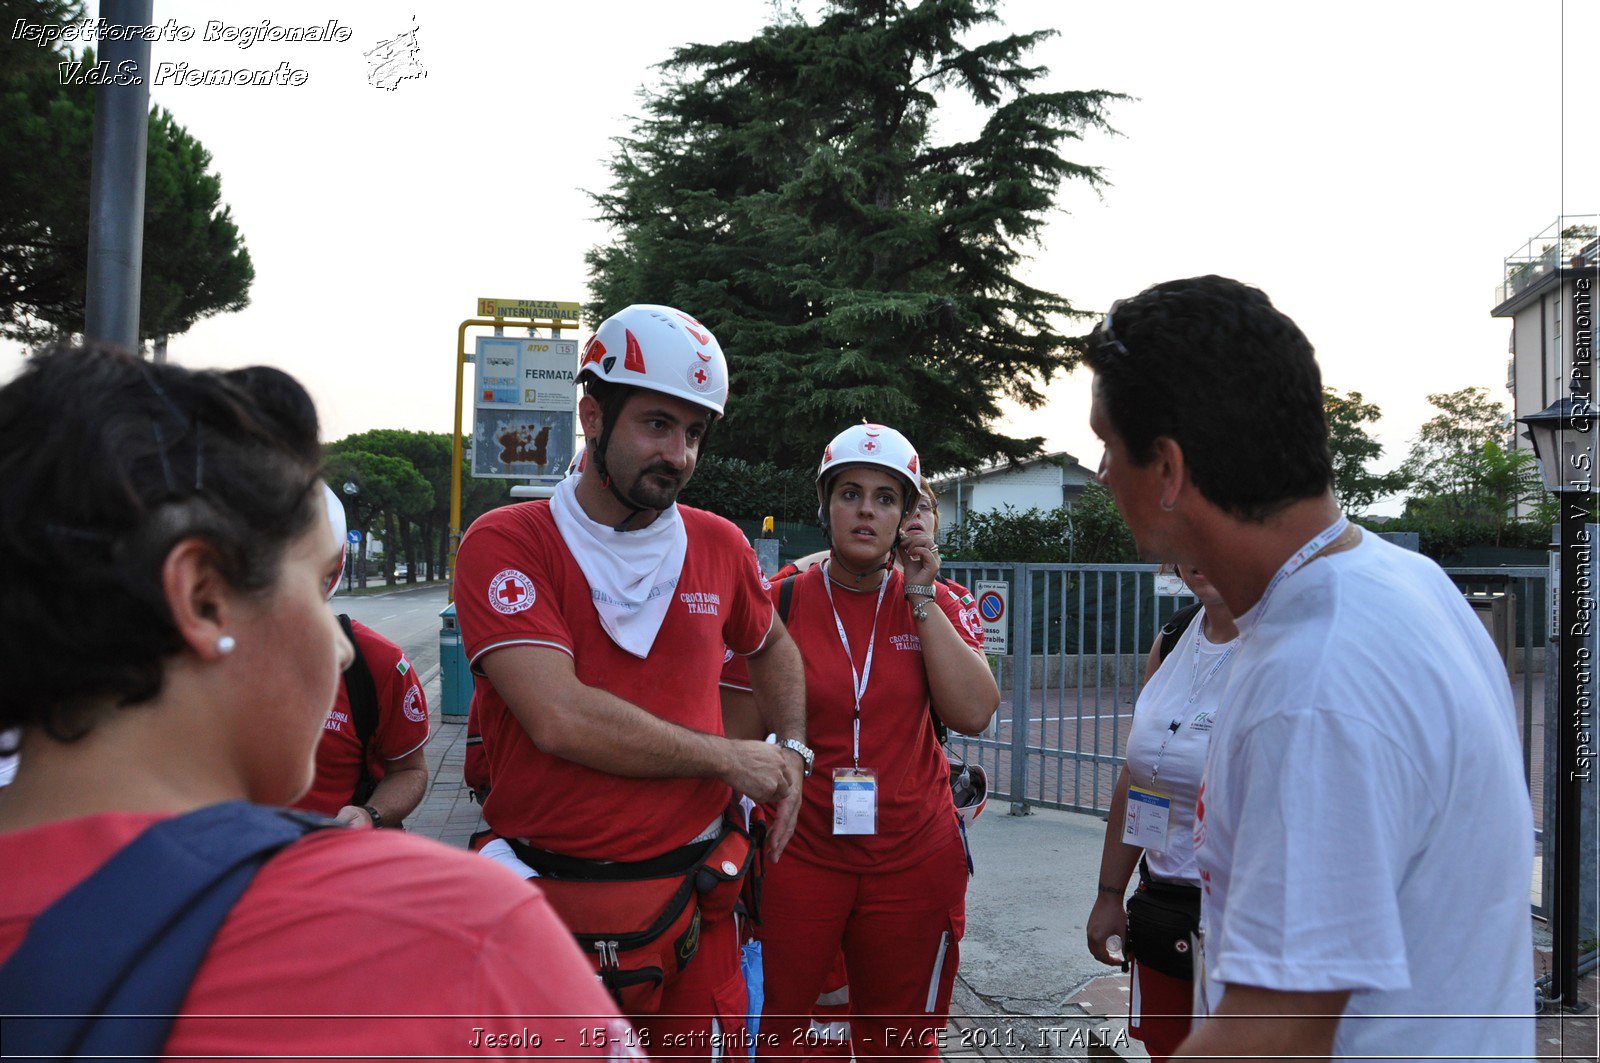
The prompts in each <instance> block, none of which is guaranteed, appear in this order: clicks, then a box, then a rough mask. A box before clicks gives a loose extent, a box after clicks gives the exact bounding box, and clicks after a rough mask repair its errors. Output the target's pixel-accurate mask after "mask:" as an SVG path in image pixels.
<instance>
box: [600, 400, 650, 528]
mask: <svg viewBox="0 0 1600 1063" xmlns="http://www.w3.org/2000/svg"><path fill="white" fill-rule="evenodd" d="M609 442H611V426H610V425H606V426H605V428H604V429H603V430H602V431H601V433H600V442H599V443H598V444H596V446H595V453H594V468H595V472H597V473H599V474H600V486H602V487H604V488H605V489H606V490H607V491H610V492H611V497H612V498H615V499H616V500H617V501H618V502H621V503H622V505H623V508H625V509H626V510H627V511H628V515H627V516H625V517H623V518H622V520H621V521H620V522H618V524H617V525H616V526H615V527H614V528H612V531H618V532H625V531H627V530H628V524H629V523H630V522H632V520H633V518H634V517H637V516H638V515H639V514H641V513H643V512H644V511H645V510H647V509H650V508H651V507H650V506H641V505H640V504H639V503H638V502H637V501H636V500H634V499H633V498H630V497H629V496H628V495H626V494H624V493H623V492H622V489H621V488H619V487H618V486H617V482H616V481H615V480H613V479H612V478H611V470H610V469H608V468H606V444H607V443H609Z"/></svg>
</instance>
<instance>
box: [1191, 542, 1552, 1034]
mask: <svg viewBox="0 0 1600 1063" xmlns="http://www.w3.org/2000/svg"><path fill="white" fill-rule="evenodd" d="M1238 625H1239V630H1240V634H1241V640H1242V641H1241V644H1240V647H1239V650H1238V653H1237V654H1236V658H1237V659H1236V660H1235V661H1234V662H1233V663H1232V664H1231V665H1230V666H1229V668H1230V670H1231V672H1232V676H1231V677H1230V680H1229V684H1228V690H1227V692H1226V694H1225V695H1224V698H1223V702H1224V706H1225V708H1224V710H1223V711H1222V712H1221V713H1220V714H1219V716H1218V719H1217V724H1216V727H1215V728H1214V729H1213V731H1212V735H1211V749H1210V754H1209V757H1208V760H1207V764H1206V774H1205V782H1204V785H1203V786H1202V789H1201V800H1200V804H1199V808H1198V816H1197V823H1196V836H1195V842H1196V858H1197V860H1198V862H1199V865H1200V871H1201V878H1202V880H1203V882H1202V887H1203V891H1204V892H1203V896H1204V901H1203V913H1204V914H1203V919H1204V923H1205V926H1206V936H1205V945H1204V950H1203V958H1204V962H1205V965H1206V973H1207V982H1206V989H1207V992H1208V993H1209V996H1210V1004H1211V1005H1212V1007H1213V1008H1214V1007H1215V1006H1216V1004H1217V1002H1218V1001H1219V1000H1220V999H1221V997H1222V992H1223V989H1224V986H1223V983H1237V984H1241V985H1251V986H1258V987H1262V988H1267V989H1278V990H1285V991H1301V992H1319V991H1332V990H1353V993H1352V995H1351V997H1350V1001H1349V1004H1348V1005H1347V1007H1346V1009H1345V1014H1344V1018H1343V1019H1342V1020H1341V1021H1340V1023H1339V1028H1338V1032H1337V1034H1336V1036H1335V1040H1334V1055H1335V1056H1341V1055H1361V1056H1371V1057H1377V1058H1401V1057H1411V1056H1416V1055H1429V1056H1433V1057H1435V1058H1439V1057H1442V1058H1455V1057H1458V1056H1459V1057H1463V1058H1464V1057H1468V1056H1470V1057H1473V1058H1475V1059H1482V1058H1501V1057H1525V1056H1531V1055H1532V1054H1533V1041H1534V1024H1533V1018H1532V1012H1533V958H1532V957H1533V944H1532V930H1531V920H1530V914H1529V908H1528V892H1529V881H1530V876H1531V873H1532V867H1533V819H1532V812H1531V809H1530V806H1529V801H1528V791H1527V787H1526V785H1525V783H1524V781H1523V772H1522V765H1521V744H1520V741H1519V739H1518V736H1517V729H1516V723H1515V718H1514V715H1513V708H1512V699H1511V688H1510V684H1509V682H1508V680H1507V677H1506V672H1505V665H1504V664H1503V663H1502V662H1501V660H1500V659H1499V658H1498V657H1497V656H1496V653H1495V649H1494V646H1493V644H1492V643H1491V642H1490V640H1489V636H1488V634H1487V633H1486V632H1485V631H1484V628H1483V625H1482V624H1481V623H1479V621H1478V620H1477V619H1476V618H1475V617H1474V616H1473V614H1472V611H1471V609H1470V608H1469V607H1468V606H1467V605H1466V603H1465V601H1464V600H1463V598H1462V596H1461V593H1460V591H1458V590H1457V589H1456V588H1455V586H1454V585H1453V584H1452V583H1451V582H1450V580H1449V579H1448V578H1447V577H1446V576H1445V575H1444V573H1443V572H1442V571H1440V569H1439V567H1438V566H1437V565H1435V564H1434V563H1433V562H1432V561H1429V560H1428V559H1426V558H1424V557H1422V556H1420V555H1418V554H1412V553H1409V552H1407V551H1405V550H1402V549H1400V548H1398V547H1395V546H1391V545H1389V544H1388V543H1385V542H1383V541H1382V540H1380V539H1378V538H1377V537H1376V536H1374V535H1366V536H1364V537H1363V539H1362V541H1361V542H1360V544H1358V545H1357V546H1356V547H1355V548H1354V549H1351V550H1349V551H1346V552H1344V553H1340V554H1334V555H1330V556H1328V557H1323V558H1319V559H1317V560H1314V561H1312V562H1311V563H1310V564H1308V565H1306V566H1305V567H1304V568H1303V569H1301V570H1300V571H1299V572H1298V573H1297V574H1295V575H1294V576H1292V577H1290V578H1289V579H1288V580H1286V581H1284V583H1283V584H1282V585H1281V586H1280V587H1279V588H1278V590H1277V593H1276V594H1275V595H1274V596H1273V597H1272V599H1271V600H1270V601H1269V602H1268V603H1267V608H1266V609H1265V611H1263V610H1262V609H1261V608H1260V607H1259V606H1258V607H1257V608H1255V609H1252V610H1251V611H1250V612H1249V613H1247V614H1246V615H1245V616H1243V617H1241V618H1240V619H1239V621H1238ZM1380 1015H1382V1016H1399V1017H1397V1018H1374V1017H1372V1016H1380ZM1441 1016H1442V1017H1441ZM1491 1016H1514V1017H1499V1018H1496V1017H1491Z"/></svg>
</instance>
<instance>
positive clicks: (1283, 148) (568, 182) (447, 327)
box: [0, 0, 1600, 512]
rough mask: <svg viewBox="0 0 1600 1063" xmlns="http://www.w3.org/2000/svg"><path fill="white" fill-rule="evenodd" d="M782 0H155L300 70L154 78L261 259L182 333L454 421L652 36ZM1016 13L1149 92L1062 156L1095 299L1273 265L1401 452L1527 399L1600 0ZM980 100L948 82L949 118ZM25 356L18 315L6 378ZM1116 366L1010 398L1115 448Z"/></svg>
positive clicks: (1090, 79) (211, 58)
mask: <svg viewBox="0 0 1600 1063" xmlns="http://www.w3.org/2000/svg"><path fill="white" fill-rule="evenodd" d="M97 6H98V5H97V4H93V3H91V5H90V9H91V14H94V13H97V11H96V8H97ZM816 9H817V5H816V2H815V0H807V2H804V3H802V4H801V7H800V10H801V11H803V12H806V11H815V10H816ZM329 11H337V12H338V16H337V21H338V23H339V25H340V26H341V27H343V28H345V29H348V30H349V40H347V41H344V42H315V43H311V42H302V43H278V42H271V41H263V42H259V43H255V44H253V45H252V46H250V47H249V48H240V47H239V45H238V43H237V42H232V43H230V42H228V41H225V40H211V41H207V40H206V39H205V38H206V35H207V29H208V27H207V23H208V22H211V21H222V22H224V23H225V24H226V25H227V26H229V27H249V26H252V25H254V26H259V24H260V23H261V21H262V20H263V19H269V20H270V21H271V22H272V23H273V24H274V25H279V26H298V25H321V24H324V23H325V22H326V20H327V18H328V13H329ZM772 12H773V8H772V6H771V5H770V4H769V3H766V2H762V0H700V2H697V3H695V4H681V5H677V4H675V5H667V4H660V3H649V2H643V0H587V2H585V3H582V4H570V3H563V4H555V3H550V2H548V0H531V2H530V0H524V2H517V3H514V2H510V0H501V2H492V3H473V4H470V5H465V4H447V3H442V2H441V3H431V2H421V3H414V4H411V5H406V4H395V3H369V2H357V3H341V4H338V5H329V4H321V3H318V4H313V3H295V2H283V0H273V2H271V3H267V2H258V0H234V2H231V3H229V4H227V5H226V6H224V5H218V4H214V3H211V4H203V3H180V2H176V0H171V2H169V0H155V21H156V22H157V23H164V22H166V21H167V20H169V19H171V20H173V21H174V22H175V23H176V24H177V25H179V26H184V27H189V28H192V29H193V30H194V35H193V38H192V39H191V40H189V41H186V42H171V43H168V42H162V43H157V44H156V45H155V46H154V51H153V56H152V59H153V61H154V62H157V63H160V62H163V61H165V62H171V63H175V64H176V63H188V64H190V67H191V68H197V69H207V68H236V67H248V68H267V69H271V68H275V67H277V66H278V65H279V64H280V63H283V62H287V63H288V64H289V65H290V67H291V68H293V69H295V70H300V71H304V73H305V76H304V77H303V78H301V79H299V80H302V81H303V84H299V85H272V86H248V87H222V86H203V85H181V84H166V85H156V86H153V87H152V101H153V102H154V103H156V104H159V105H161V106H163V107H166V108H168V109H169V110H171V111H172V112H173V114H174V115H175V117H176V118H177V120H178V121H179V122H180V123H181V124H182V125H184V126H185V127H187V128H188V130H189V131H190V133H192V134H193V135H194V136H195V137H197V138H198V139H199V140H200V141H201V142H202V143H203V144H204V145H205V147H206V148H207V149H208V150H209V151H210V152H211V154H212V156H213V160H214V169H215V171H216V172H217V173H219V174H220V175H221V178H222V188H223V198H224V201H225V202H226V203H227V204H228V205H229V206H230V207H231V208H232V211H233V217H234V219H235V221H236V222H237V223H238V224H239V226H240V228H241V230H242V231H243V234H244V238H245V241H246V244H247V246H248V247H249V250H250V254H251V257H252V259H253V261H254V263H255V267H256V282H255V285H254V287H253V289H252V292H251V302H250V305H249V307H247V308H246V309H245V310H243V311H241V312H238V313H235V314H228V315H222V316H219V317H215V318H211V319H208V320H206V321H203V322H201V323H200V324H198V325H196V326H195V327H194V328H193V329H192V330H191V331H190V332H188V333H186V334H185V335H182V336H178V337H174V338H173V339H172V341H171V343H170V346H169V357H170V358H171V359H172V360H173V361H176V362H180V363H182V364H185V365H190V366H195V367H210V366H217V367H233V366H239V365H249V364H256V363H268V364H272V365H276V366H278V367H280V368H282V369H285V370H287V371H289V372H291V373H293V374H295V375H296V376H297V377H299V378H300V379H301V380H302V381H303V382H304V383H305V384H306V385H307V387H308V388H309V389H310V390H311V392H312V394H313V396H314V398H315V399H316V400H317V403H318V407H319V409H320V410H321V412H322V416H323V420H324V434H325V436H326V437H327V438H329V439H336V438H339V437H341V436H344V435H347V434H349V433H351V432H357V431H361V430H364V429H367V428H376V427H385V428H412V429H424V430H430V431H448V430H449V429H450V427H451V422H452V415H453V411H452V405H451V399H452V396H453V386H454V374H453V368H452V363H453V358H454V352H455V343H456V329H457V326H458V325H459V323H460V322H461V321H462V320H463V319H465V318H468V317H472V316H474V315H475V310H476V307H475V300H476V298H478V297H480V296H489V297H509V298H525V299H550V300H576V301H582V300H584V299H586V298H587V296H588V291H587V287H586V280H587V277H586V273H585V269H584V264H583V255H584V252H585V251H586V250H588V249H589V248H590V247H593V246H595V245H596V244H598V243H603V242H607V241H609V240H611V239H612V235H613V234H611V233H609V232H608V231H607V230H606V229H605V228H604V226H602V225H600V224H599V223H598V222H596V221H595V220H594V216H595V213H596V212H595V209H594V207H593V205H592V203H591V202H590V200H589V193H591V192H595V191H600V190H603V189H605V188H606V187H607V184H608V177H609V175H608V172H607V170H606V163H607V160H608V159H609V158H610V157H611V155H612V154H613V152H614V150H615V149H614V145H613V143H612V141H613V138H615V137H618V136H623V135H626V134H627V133H628V132H629V129H630V122H631V119H632V118H634V117H636V116H638V115H639V114H640V113H641V112H642V107H641V97H640V93H641V92H642V91H644V90H647V89H649V88H652V87H655V86H658V85H659V84H660V72H659V71H657V70H656V69H654V67H655V64H657V63H659V62H661V61H662V60H663V59H665V58H667V57H668V55H669V54H670V52H671V50H672V49H673V48H674V47H675V46H678V45H682V44H686V43H691V42H714V41H722V40H731V39H741V38H747V37H750V36H753V35H755V34H756V33H758V32H759V31H760V29H761V27H762V26H763V25H764V24H765V23H766V21H767V20H768V19H769V18H770V17H771V15H772ZM998 13H999V15H1000V19H1001V24H1000V25H999V26H998V27H993V28H991V29H990V30H981V31H979V32H978V33H976V34H975V35H974V37H973V43H976V41H977V40H979V39H988V38H989V37H990V36H997V35H999V33H1001V32H1030V31H1034V30H1040V29H1052V30H1056V31H1057V36H1055V37H1053V38H1052V39H1050V40H1048V41H1046V42H1045V43H1044V44H1042V45H1041V46H1040V47H1038V48H1037V49H1036V50H1035V52H1034V53H1033V59H1034V61H1035V62H1037V63H1038V64H1040V65H1042V66H1045V67H1048V68H1049V70H1050V74H1049V76H1048V77H1046V78H1045V79H1044V80H1043V81H1042V82H1040V83H1039V85H1038V86H1037V88H1039V89H1040V90H1046V91H1048V90H1072V89H1106V90H1110V91H1114V92H1120V93H1125V94H1127V95H1128V96H1129V97H1132V98H1131V99H1128V100H1125V101H1121V102H1118V103H1115V104H1114V105H1113V106H1112V107H1111V109H1110V112H1109V117H1110V121H1111V124H1112V125H1113V126H1114V127H1115V128H1116V130H1117V131H1118V133H1117V135H1105V134H1100V133H1095V134H1090V135H1087V136H1086V137H1085V138H1084V139H1083V140H1082V141H1080V142H1074V143H1070V144H1069V145H1068V147H1067V149H1066V152H1065V153H1066V155H1067V156H1068V158H1070V159H1071V160H1072V161H1074V162H1077V163H1081V164H1085V165H1091V166H1096V167H1099V168H1101V169H1102V171H1103V173H1104V175H1105V177H1106V179H1107V182H1108V183H1107V185H1106V186H1105V187H1103V188H1102V189H1100V190H1099V191H1098V192H1096V191H1094V190H1091V189H1088V188H1086V187H1084V186H1082V185H1081V184H1076V185H1075V184H1070V183H1069V184H1068V185H1066V186H1064V188H1063V190H1062V194H1061V196H1060V200H1059V206H1060V208H1061V209H1060V210H1059V211H1058V212H1057V213H1056V214H1055V215H1053V216H1052V218H1051V220H1050V222H1049V225H1048V226H1047V228H1046V229H1045V231H1044V233H1043V236H1042V239H1041V240H1040V242H1039V245H1038V246H1036V247H1033V248H1031V249H1030V255H1031V258H1030V260H1029V262H1028V265H1027V267H1026V274H1025V276H1026V279H1027V280H1028V282H1029V283H1032V284H1034V285H1036V286H1039V287H1042V288H1045V289H1048V290H1052V291H1056V292H1059V293H1061V294H1063V295H1065V296H1067V297H1068V298H1069V299H1070V300H1071V301H1072V302H1073V303H1074V305H1076V306H1078V307H1080V308H1082V309H1084V310H1088V311H1094V312H1097V313H1098V312H1103V311H1104V310H1105V308H1106V307H1107V306H1109V305H1110V303H1111V302H1112V301H1113V300H1115V299H1117V298H1119V297H1122V296H1126V295H1131V294H1133V293H1135V292H1137V291H1139V290H1140V289H1142V288H1144V287H1146V286H1147V285H1149V284H1152V283H1155V282H1158V281H1162V280H1167V279H1171V278H1174V277H1183V276H1192V275H1196V274H1201V273H1221V274H1225V275H1229V276H1234V277H1237V278H1239V279H1241V280H1244V281H1247V282H1249V283H1252V284H1255V285H1257V286H1259V287H1261V288H1262V289H1263V290H1265V291H1266V292H1267V294H1268V295H1269V296H1271V297H1272V299H1273V301H1274V302H1275V303H1276V304H1277V305H1278V306H1279V307H1280V308H1281V309H1283V310H1284V311H1285V312H1286V313H1288V314H1289V315H1290V316H1291V317H1293V318H1294V319H1295V320H1296V321H1297V322H1298V323H1299V324H1300V326H1301V328H1302V329H1303V330H1304V331H1305V332H1306V334H1307V335H1308V336H1309V337H1310V338H1311V341H1312V343H1313V344H1314V345H1315V346H1316V348H1317V351H1318V357H1319V361H1320V362H1321V365H1322V371H1323V377H1324V381H1325V383H1327V384H1328V385H1330V386H1332V387H1335V388H1339V389H1341V390H1355V391H1359V392H1361V394H1362V395H1363V396H1364V397H1365V398H1366V399H1367V400H1368V401H1371V402H1375V403H1377V404H1378V405H1379V406H1380V407H1381V408H1382V410H1383V413H1384V417H1383V419H1382V421H1381V422H1379V423H1378V425H1377V426H1376V429H1375V434H1376V436H1377V438H1378V440H1379V441H1380V442H1381V443H1382V444H1383V445H1384V448H1385V453H1384V457H1383V458H1382V459H1381V460H1380V461H1379V462H1378V464H1377V467H1378V468H1388V467H1392V466H1393V465H1394V464H1397V463H1398V462H1399V460H1400V459H1401V458H1402V457H1403V456H1404V454H1405V451H1406V448H1407V445H1408V442H1409V440H1410V439H1411V438H1412V437H1413V436H1414V435H1415V434H1416V431H1417V429H1418V427H1419V426H1420V425H1421V423H1422V422H1423V421H1424V420H1425V419H1427V417H1429V416H1430V415H1431V413H1432V408H1431V407H1430V406H1429V405H1428V402H1427V398H1426V396H1427V395H1428V394H1429V393H1434V392H1445V391H1453V390H1456V389H1459V388H1463V387H1468V386H1472V385H1480V386H1484V387H1487V388H1489V389H1490V391H1491V393H1492V394H1493V395H1494V396H1495V397H1496V398H1499V399H1502V400H1504V401H1505V402H1506V403H1507V405H1508V408H1509V401H1510V397H1509V394H1508V393H1507V392H1506V391H1505V380H1506V366H1507V361H1508V357H1509V356H1508V342H1509V338H1510V330H1511V327H1510V323H1509V322H1508V321H1504V320H1498V319H1495V318H1492V317H1490V316H1489V311H1490V310H1491V309H1492V308H1493V306H1494V304H1495V301H1496V299H1495V294H1494V292H1495V287H1496V286H1497V285H1498V284H1499V283H1500V280H1501V275H1502V268H1503V260H1504V259H1505V258H1506V256H1508V255H1509V254H1511V253H1513V252H1516V251H1518V250H1519V249H1521V247H1522V246H1523V244H1524V243H1525V242H1526V241H1527V240H1528V239H1529V238H1531V237H1533V236H1534V235H1535V234H1536V233H1539V232H1540V231H1541V230H1543V229H1545V228H1546V227H1547V226H1548V225H1550V224H1551V223H1552V222H1554V221H1555V220H1556V218H1557V216H1558V215H1561V214H1563V213H1567V214H1578V213H1593V212H1595V211H1597V210H1600V176H1597V175H1600V149H1597V148H1596V145H1595V136H1594V130H1595V127H1596V121H1595V110H1594V102H1593V93H1592V79H1591V80H1590V81H1589V82H1588V84H1589V86H1590V91H1589V92H1587V93H1584V92H1582V91H1581V90H1580V85H1581V84H1583V83H1584V81H1583V79H1582V76H1581V75H1582V73H1583V71H1584V69H1585V63H1592V59H1593V56H1594V55H1595V54H1597V53H1596V41H1597V35H1600V4H1592V3H1583V2H1580V0H1529V2H1527V3H1524V4H1522V5H1519V6H1518V7H1516V8H1510V7H1507V6H1505V5H1504V4H1502V3H1496V4H1489V3H1482V2H1476V0H1466V2H1456V3H1444V2H1438V0H1426V2H1420V0H1419V2H1411V3H1395V2H1393V0H1389V2H1384V3H1376V2H1370V0H1352V2H1349V3H1345V4H1342V5H1338V6H1337V7H1331V6H1329V5H1317V4H1289V3H1282V2H1259V3H1258V2H1247V0H1210V2H1194V0H1189V2H1175V0H1150V2H1145V3H1140V4H1118V3H1106V2H1103V0H1102V2H1099V3H1092V4H1091V3H1083V2H1078V0H1001V2H1000V4H999V7H998ZM219 16H220V18H219ZM412 28H415V29H416V30H417V42H418V45H419V49H418V53H417V57H418V59H419V60H420V63H421V66H422V67H423V68H424V69H425V71H426V77H423V78H414V79H410V80H405V81H401V82H399V83H398V84H396V85H395V86H394V87H393V88H392V89H384V88H377V87H374V86H373V85H371V84H369V82H368V77H367V73H368V60H367V59H366V58H364V55H363V53H365V52H367V51H369V50H371V49H373V48H374V47H375V46H376V45H377V44H378V43H379V42H380V41H384V40H388V39H391V38H393V37H395V36H396V35H398V34H402V33H405V32H408V31H409V30H411V29H412ZM4 30H5V31H6V32H11V28H10V27H5V28H4ZM980 120H981V115H980V114H979V113H978V112H977V111H976V109H975V108H973V107H972V106H971V105H970V104H968V103H967V102H966V101H964V100H963V99H959V98H953V99H951V100H950V101H949V104H948V106H946V107H943V108H941V117H940V119H939V125H938V126H937V127H936V130H935V134H936V136H937V137H939V138H940V139H947V138H948V139H955V138H958V137H962V136H966V135H968V134H970V133H971V132H972V131H973V130H974V129H975V128H976V123H977V122H978V121H980ZM683 309H686V310H688V311H690V312H691V313H693V312H694V308H692V307H685V308H683ZM713 324H714V323H713ZM1082 327H1084V328H1087V324H1085V325H1083V326H1082ZM586 335H587V333H586V332H582V333H580V334H579V338H583V337H584V336H586ZM728 354H729V357H730V359H732V360H735V361H736V360H737V358H738V352H737V351H729V352H728ZM20 364H21V352H20V349H19V348H17V347H16V346H15V345H6V346H3V347H0V380H4V379H9V378H10V376H11V375H12V374H13V373H14V372H15V371H16V369H17V367H18V366H19V365H20ZM1088 377H1089V374H1088V371H1087V370H1082V369H1080V370H1078V371H1076V372H1075V373H1073V374H1070V375H1069V376H1067V377H1065V378H1062V377H1057V379H1056V380H1055V382H1053V383H1052V384H1051V385H1050V387H1049V388H1048V389H1047V394H1048V397H1049V402H1048V405H1047V406H1046V407H1045V408H1043V409H1040V410H1035V411H1022V410H1013V411H1012V413H1011V414H1009V415H1008V417H1007V421H1006V425H1007V427H1008V428H1009V429H1010V430H1012V431H1014V432H1015V433H1017V434H1026V435H1041V436H1043V437H1044V438H1045V441H1046V446H1047V448H1048V449H1050V450H1052V451H1057V450H1065V451H1067V452H1069V453H1071V454H1072V455H1074V456H1075V457H1077V458H1078V459H1079V460H1080V461H1082V462H1083V463H1084V464H1086V465H1088V466H1090V467H1093V466H1094V465H1095V463H1096V462H1097V461H1098V459H1099V453H1100V449H1099V445H1098V443H1097V442H1096V441H1095V439H1094V437H1093V434H1092V433H1091V432H1090V431H1089V429H1088V387H1089V382H1088ZM734 401H737V395H735V396H734ZM469 417H470V415H469ZM1398 508H1399V505H1398V503H1397V502H1391V503H1390V504H1389V505H1387V506H1385V505H1380V506H1379V507H1378V509H1379V511H1380V512H1384V511H1388V512H1398Z"/></svg>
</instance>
